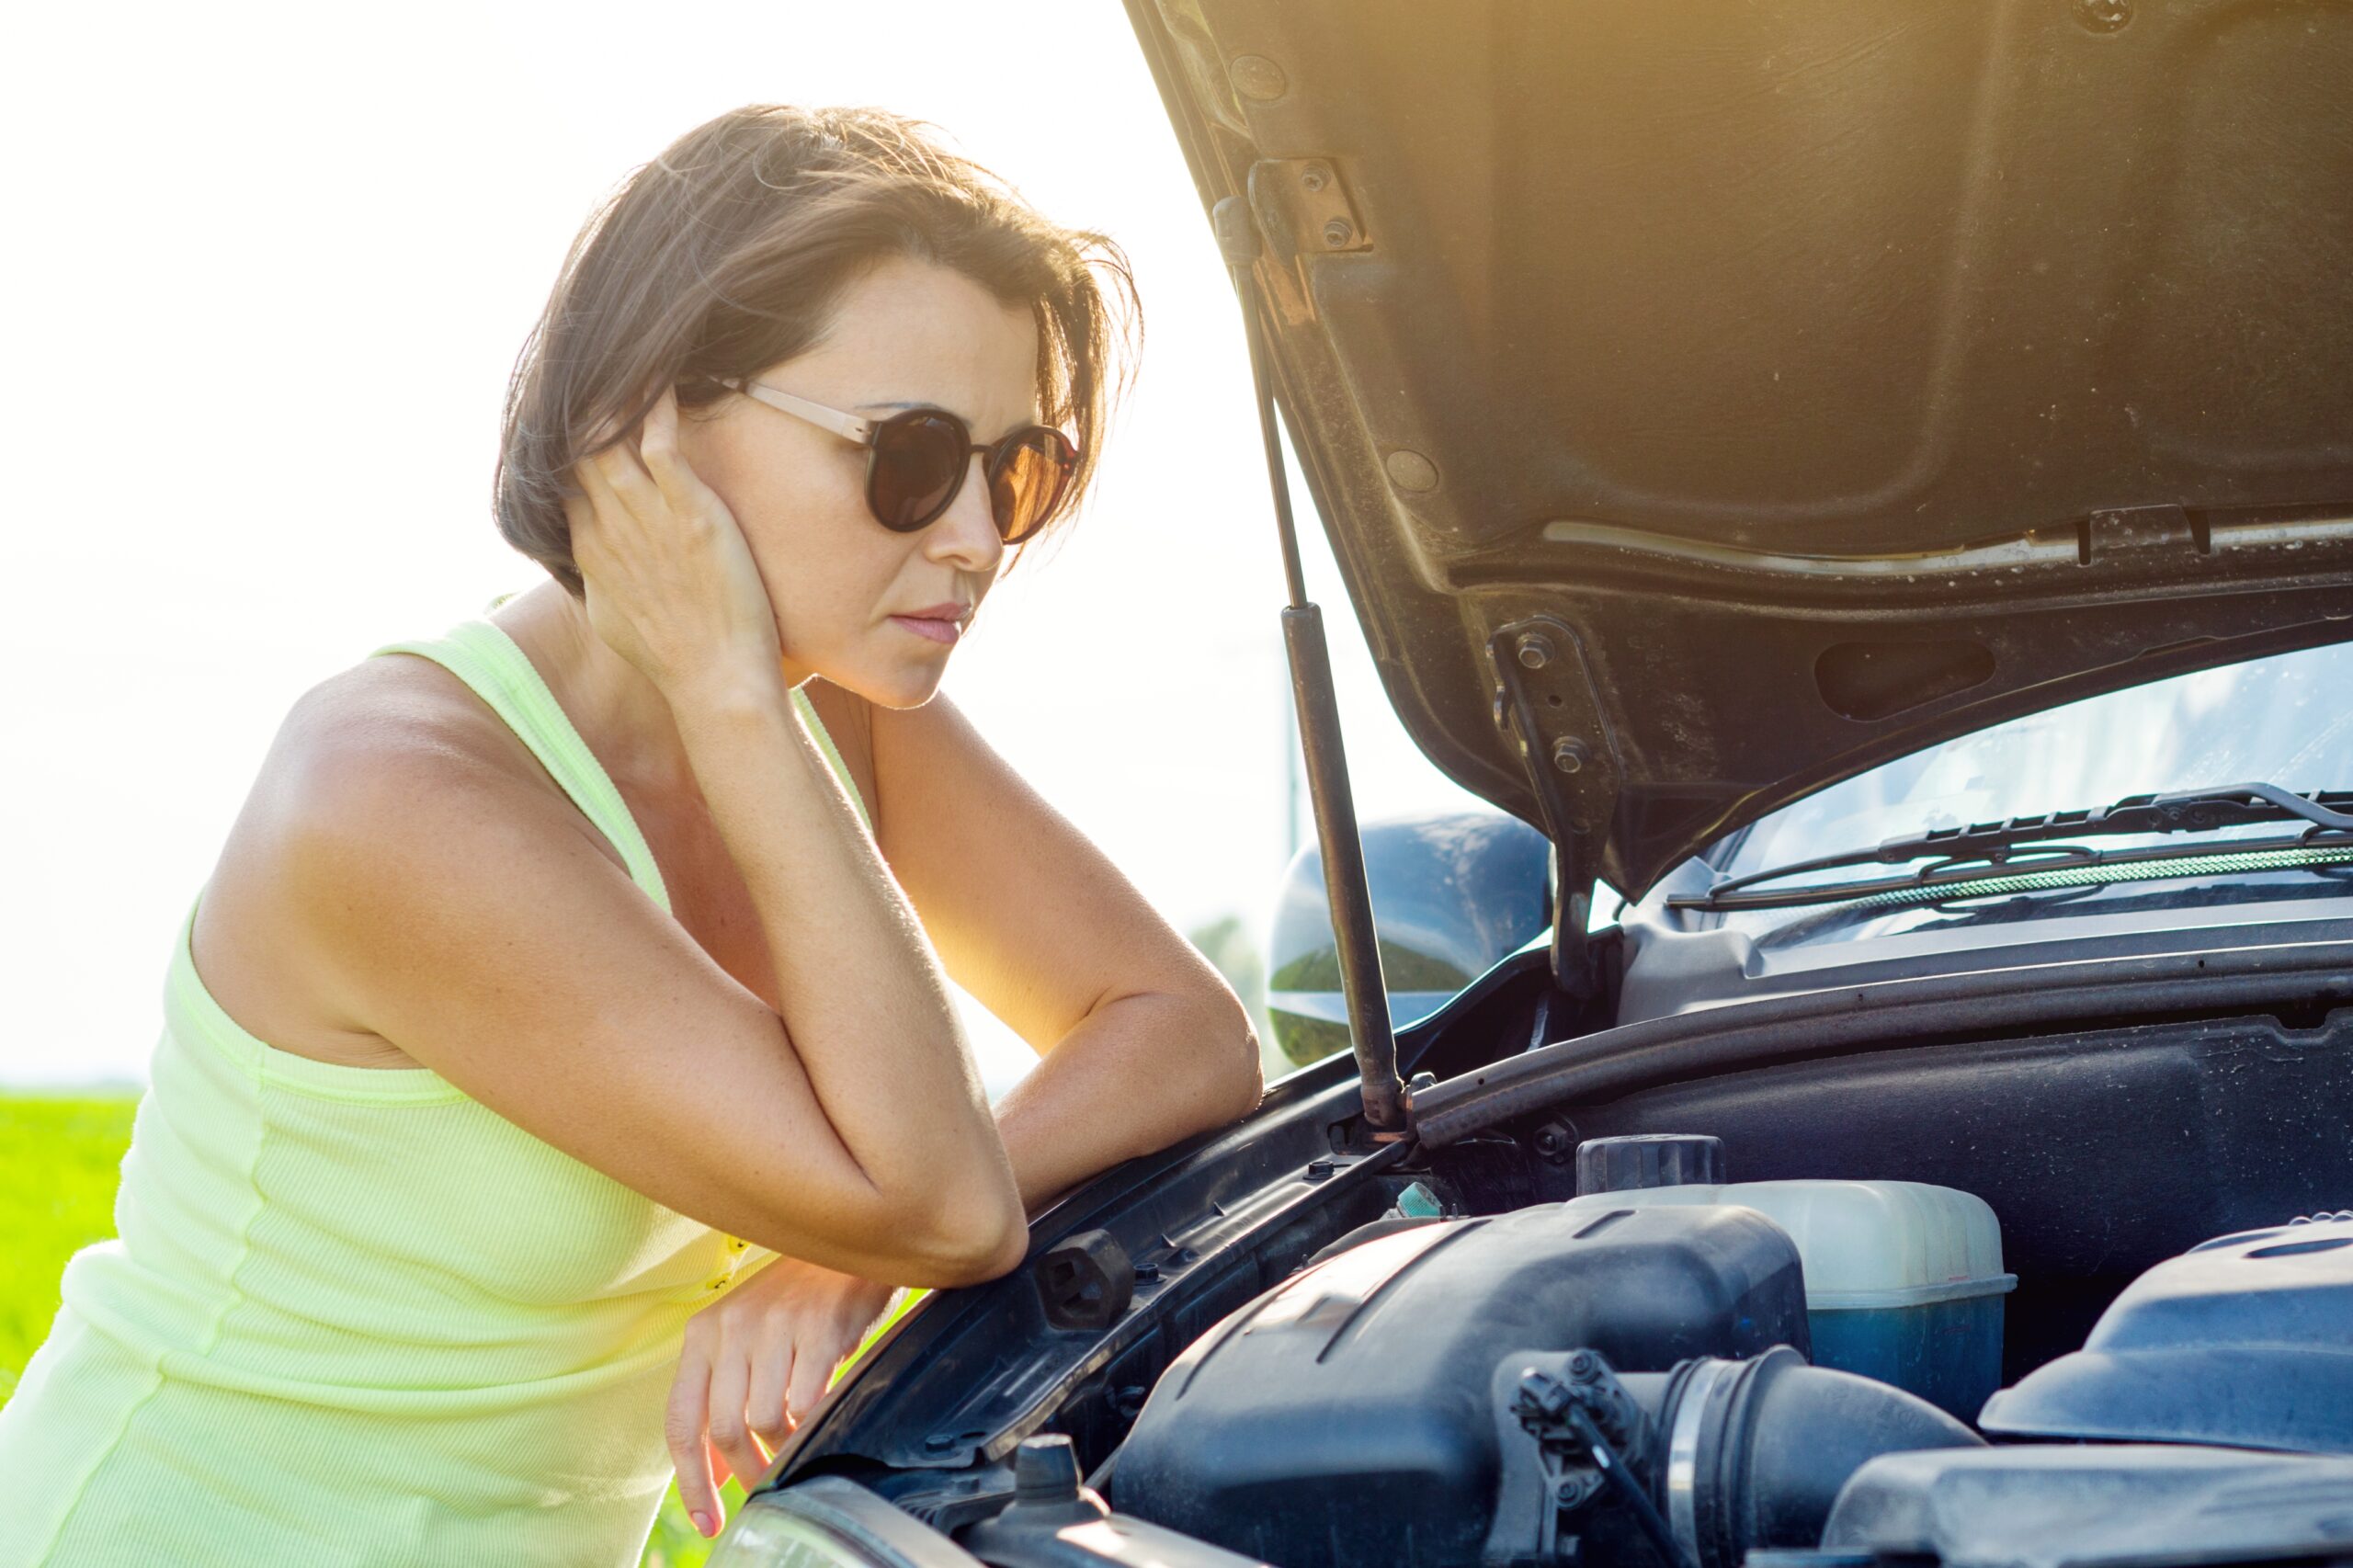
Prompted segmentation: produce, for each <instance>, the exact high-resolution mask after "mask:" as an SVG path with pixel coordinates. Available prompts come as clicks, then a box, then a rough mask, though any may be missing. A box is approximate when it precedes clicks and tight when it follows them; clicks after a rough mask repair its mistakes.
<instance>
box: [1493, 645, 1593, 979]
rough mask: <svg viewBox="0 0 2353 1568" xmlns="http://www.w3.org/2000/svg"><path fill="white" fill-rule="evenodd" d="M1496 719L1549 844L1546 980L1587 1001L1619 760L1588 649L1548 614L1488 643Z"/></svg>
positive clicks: (1591, 976)
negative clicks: (1521, 766) (1592, 929)
mask: <svg viewBox="0 0 2353 1568" xmlns="http://www.w3.org/2000/svg"><path fill="white" fill-rule="evenodd" d="M1487 657H1488V660H1489V662H1490V663H1491V664H1492V665H1494V668H1495V723H1496V726H1497V727H1498V728H1500V729H1502V730H1503V731H1504V733H1506V734H1507V735H1509V736H1511V737H1512V738H1513V739H1514V740H1515V741H1517V742H1518V745H1519V750H1520V756H1522V758H1523V759H1524V761H1525V766H1526V767H1527V768H1528V782H1529V787H1530V788H1531V789H1532V790H1534V791H1535V794H1536V804H1537V809H1538V811H1539V812H1540V813H1541V815H1542V816H1543V819H1544V820H1543V822H1542V824H1540V825H1541V826H1542V827H1543V829H1544V835H1545V836H1546V837H1547V838H1550V839H1551V840H1552V863H1553V870H1554V878H1553V881H1554V883H1555V888H1556V891H1555V892H1554V895H1553V903H1552V979H1553V983H1555V984H1557V985H1559V986H1560V988H1561V989H1562V990H1563V991H1564V992H1566V993H1567V994H1569V995H1571V996H1574V997H1577V998H1579V999H1580V1000H1582V999H1583V998H1586V997H1588V996H1591V995H1594V994H1596V993H1597V990H1598V988H1599V981H1598V978H1597V976H1596V975H1595V974H1594V972H1593V963H1592V960H1591V958H1590V956H1589V954H1588V952H1587V948H1586V922H1587V921H1588V920H1589V919H1590V917H1591V915H1592V913H1593V884H1594V879H1595V878H1596V877H1597V875H1598V874H1599V871H1600V869H1601V846H1602V845H1603V844H1604V843H1606V842H1607V841H1608V833H1609V824H1610V822H1611V820H1612V819H1613V818H1614V817H1615V816H1616V815H1617V812H1618V790H1619V782H1620V768H1619V765H1618V754H1617V749H1616V747H1615V745H1614V744H1612V742H1611V739H1610V735H1609V727H1608V725H1607V724H1606V723H1604V722H1602V718H1601V707H1600V703H1599V700H1598V699H1597V698H1596V697H1595V695H1594V686H1593V676H1592V673H1591V671H1589V670H1588V669H1587V668H1586V656H1585V645H1584V644H1583V643H1582V642H1579V641H1578V639H1577V634H1576V633H1575V631H1572V630H1571V629H1570V627H1569V625H1568V623H1567V622H1566V621H1563V620H1558V619H1554V618H1553V617H1552V616H1549V615H1538V616H1530V617H1529V618H1528V619H1524V620H1515V621H1513V622H1511V623H1510V624H1509V625H1507V626H1505V627H1503V628H1502V629H1501V630H1499V631H1496V632H1495V635H1494V636H1492V637H1490V638H1488V639H1487Z"/></svg>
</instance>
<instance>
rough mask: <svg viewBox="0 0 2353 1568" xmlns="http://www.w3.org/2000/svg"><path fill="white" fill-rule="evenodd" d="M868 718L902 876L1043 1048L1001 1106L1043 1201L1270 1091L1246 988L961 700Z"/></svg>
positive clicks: (1233, 1113)
mask: <svg viewBox="0 0 2353 1568" xmlns="http://www.w3.org/2000/svg"><path fill="white" fill-rule="evenodd" d="M871 729H872V734H873V749H874V775H875V793H876V800H877V809H876V813H875V822H876V827H877V834H878V837H879V838H880V841H881V846H882V853H883V857H884V858H886V859H887V860H888V861H889V862H890V866H891V870H892V874H893V875H894V876H895V877H896V878H897V879H898V881H899V883H900V885H901V886H903V887H904V888H905V890H906V892H907V896H908V898H909V899H910V900H911V901H912V902H913V903H914V904H915V909H916V910H917V911H918V912H919V913H920V914H921V915H922V917H923V923H924V927H925V929H926V931H927V932H929V933H930V936H931V938H932V941H933V942H934V944H935V945H936V946H937V947H938V951H939V954H940V958H941V961H942V962H943V963H944V964H945V966H946V968H947V970H948V972H949V974H950V975H952V976H954V977H955V979H956V980H957V981H958V982H959V983H961V984H962V985H963V986H964V987H965V989H967V990H968V991H970V992H971V993H972V994H973V995H974V996H975V997H977V998H978V999H979V1000H980V1001H981V1003H982V1004H983V1006H987V1007H988V1008H989V1010H990V1011H992V1012H994V1013H995V1014H996V1015H997V1017H1001V1018H1003V1019H1004V1020H1005V1021H1006V1023H1007V1024H1008V1025H1010V1026H1011V1027H1012V1028H1013V1029H1014V1030H1015V1031H1016V1032H1017V1033H1018V1034H1019V1035H1020V1036H1021V1037H1022V1038H1023V1039H1024V1040H1028V1041H1029V1044H1030V1045H1031V1046H1032V1047H1033V1048H1034V1049H1036V1050H1037V1051H1039V1052H1040V1055H1041V1056H1042V1057H1043V1058H1044V1060H1043V1061H1041V1062H1040V1063H1039V1064H1038V1066H1037V1067H1036V1068H1035V1069H1034V1070H1033V1071H1032V1072H1031V1073H1030V1074H1029V1076H1028V1077H1026V1078H1025V1079H1023V1080H1022V1082H1021V1083H1020V1084H1019V1085H1017V1086H1016V1087H1015V1088H1014V1090H1013V1091H1012V1092H1011V1093H1010V1094H1008V1095H1007V1096H1006V1098H1005V1099H1004V1100H1003V1101H1002V1102H1001V1103H1000V1104H999V1106H998V1107H997V1112H996V1117H997V1127H998V1130H999V1131H1000V1132H1001V1133H1002V1134H1003V1137H1004V1140H1005V1146H1006V1153H1007V1154H1008V1155H1009V1156H1010V1157H1011V1159H1012V1162H1013V1169H1014V1175H1015V1176H1016V1179H1017V1181H1018V1182H1019V1184H1020V1188H1021V1197H1022V1200H1023V1203H1024V1204H1025V1206H1026V1207H1027V1208H1028V1209H1029V1210H1030V1211H1031V1212H1035V1211H1036V1210H1038V1209H1040V1208H1041V1207H1042V1206H1043V1205H1044V1204H1045V1203H1046V1202H1047V1201H1049V1200H1051V1199H1053V1198H1055V1197H1057V1196H1059V1195H1060V1194H1061V1193H1063V1192H1064V1191H1066V1190H1067V1189H1069V1188H1070V1187H1074V1186H1076V1185H1077V1184H1078V1183H1080V1182H1082V1181H1084V1180H1086V1178H1087V1177H1088V1176H1093V1175H1094V1174H1096V1173H1097V1172H1098V1171H1101V1170H1103V1169H1105V1168H1107V1167H1108V1166H1110V1165H1115V1164H1117V1163H1119V1162H1120V1161H1121V1160H1123V1159H1127V1158H1130V1157H1131V1156H1134V1155H1137V1154H1144V1153H1151V1152H1153V1151H1154V1150H1156V1149H1162V1148H1165V1147H1166V1146H1167V1145H1169V1144H1171V1143H1173V1142H1176V1141H1178V1140H1179V1139H1182V1138H1186V1137H1188V1136H1190V1135H1191V1134H1193V1133H1196V1132H1199V1131H1204V1130H1206V1129H1209V1128H1212V1127H1218V1126H1222V1125H1224V1124H1225V1123H1227V1122H1230V1121H1233V1120H1234V1119H1237V1118H1239V1117H1241V1116H1244V1115H1245V1114H1247V1113H1248V1112H1249V1110H1250V1109H1251V1108H1254V1107H1255V1106H1256V1104H1257V1103H1258V1096H1259V1092H1260V1088H1261V1082H1260V1076H1259V1068H1258V1042H1257V1040H1256V1036H1255V1035H1254V1033H1253V1032H1252V1030H1251V1028H1250V1022H1249V1016H1248V1015H1247V1014H1246V1013H1245V1012H1244V1011H1243V1009H1242V1006H1241V1004H1240V1003H1239V1002H1238V1001H1237V1000H1235V998H1234V995H1233V990H1232V989H1231V988H1230V987H1229V986H1227V984H1226V983H1225V982H1224V980H1223V979H1222V977H1221V976H1220V975H1219V974H1218V972H1217V971H1216V970H1215V969H1213V968H1212V967H1211V965H1210V963H1209V961H1208V960H1206V959H1204V958H1202V957H1201V955H1200V954H1199V952H1198V951H1197V950H1195V949H1194V948H1193V946H1192V945H1191V944H1190V943H1188V942H1187V941H1186V940H1185V939H1184V938H1183V937H1181V936H1179V935H1177V933H1176V931H1174V930H1173V929H1171V928H1170V926H1168V923H1167V922H1166V921H1165V920H1163V919H1162V918H1161V917H1160V915H1159V913H1158V912H1157V911H1156V910H1154V908H1153V907H1152V905H1151V904H1150V903H1147V902H1146V901H1145V899H1144V897H1143V895H1142V893H1140V892H1137V891H1136V889H1135V887H1134V885H1133V884H1131V882H1130V881H1128V880H1127V878H1126V877H1125V876H1123V875H1122V874H1121V873H1120V870H1119V869H1118V868H1117V867H1116V866H1114V865H1113V864H1112V863H1111V862H1110V860H1109V859H1108V858H1106V857H1105V856H1104V854H1103V853H1102V851H1101V850H1099V849H1097V847H1096V846H1094V845H1093V844H1092V843H1090V842H1089V841H1088V840H1087V838H1086V835H1084V834H1082V833H1080V832H1079V831H1078V829H1077V828H1075V827H1074V826H1073V825H1072V824H1070V822H1069V821H1068V820H1067V819H1066V818H1064V817H1063V815H1062V814H1061V813H1060V812H1057V811H1055V810H1054V809H1053V808H1052V807H1051V805H1049V804H1048V803H1047V802H1046V801H1044V800H1043V799H1041V798H1040V796H1039V794H1038V792H1037V791H1036V790H1032V789H1031V788H1030V787H1029V784H1028V782H1027V781H1026V780H1024V779H1023V778H1021V776H1020V775H1019V774H1017V772H1015V771H1014V769H1013V768H1012V767H1010V766H1009V765H1008V764H1007V763H1006V761H1005V759H1004V758H1003V757H1001V756H998V755H997V754H996V753H995V751H994V750H992V749H991V748H990V747H989V745H988V744H987V742H986V741H984V740H983V739H982V737H981V735H980V733H979V732H978V731H977V730H975V729H974V728H973V727H972V723H971V722H969V721H968V720H966V719H965V718H964V716H963V715H962V714H961V712H959V711H958V710H957V709H956V707H955V705H954V704H953V703H952V702H950V701H949V699H946V698H945V697H940V698H935V699H933V700H932V701H930V702H929V703H926V705H925V706H923V707H921V708H917V709H908V710H895V711H894V710H881V709H878V710H873V713H872V722H871Z"/></svg>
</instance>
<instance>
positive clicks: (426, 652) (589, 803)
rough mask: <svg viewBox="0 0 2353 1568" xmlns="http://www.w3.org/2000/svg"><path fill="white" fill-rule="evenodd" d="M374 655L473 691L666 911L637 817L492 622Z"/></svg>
mask: <svg viewBox="0 0 2353 1568" xmlns="http://www.w3.org/2000/svg"><path fill="white" fill-rule="evenodd" d="M375 653H415V654H418V655H419V656H421V657H424V658H427V659H430V660H432V661H433V662H434V663H435V664H437V665H440V666H441V667H442V668H444V669H446V670H448V671H449V673H450V674H451V675H453V676H457V677H458V678H459V679H460V680H461V681H464V682H465V683H466V685H467V686H469V687H472V688H473V692H474V695H475V696H477V697H479V698H481V699H483V701H484V702H486V703H488V704H490V707H491V710H492V711H494V712H495V713H496V714H497V715H498V716H499V718H501V719H503V720H505V721H506V727H507V728H508V729H510V730H513V731H514V732H515V733H516V734H517V736H519V737H520V738H521V740H522V742H523V744H525V745H527V746H529V747H530V748H531V755H532V756H536V757H538V758H539V759H540V766H541V767H545V768H546V769H547V770H548V773H549V775H550V776H551V778H554V779H555V781H556V783H557V784H559V785H561V786H562V787H563V792H564V793H565V794H567V795H569V796H571V797H572V803H573V804H574V805H575V806H578V807H579V808H580V811H581V814H583V815H584V816H585V817H586V818H587V819H588V820H589V821H590V822H591V823H593V824H596V828H597V832H599V833H601V834H603V835H605V837H606V840H607V841H608V842H609V843H610V844H611V845H612V846H613V847H614V848H615V849H617V850H619V851H620V857H621V863H622V864H623V865H625V866H627V867H628V868H629V874H630V880H631V881H634V882H636V883H637V885H638V886H639V887H641V888H643V889H644V890H645V895H646V896H647V897H648V898H650V899H652V900H653V901H654V903H657V904H659V905H661V906H662V908H663V909H665V910H667V909H668V908H669V907H670V891H669V889H667V888H666V887H665V886H663V885H662V871H661V868H659V867H657V866H656V865H655V864H654V852H653V851H652V850H650V849H648V848H647V847H646V846H645V835H643V834H642V833H640V832H639V831H638V829H637V819H636V818H634V817H632V816H631V815H630V812H629V806H628V804H627V803H626V802H625V801H622V800H621V792H620V790H617V789H615V788H614V787H613V780H612V778H611V776H610V775H608V774H607V773H606V771H605V767H604V765H603V764H602V763H600V762H598V761H597V756H596V754H595V753H594V752H592V751H590V750H589V749H588V743H587V742H585V741H584V740H582V739H581V738H580V732H579V731H578V730H576V729H574V728H573V724H572V721H571V719H570V718H568V717H567V716H566V715H565V713H564V711H563V706H562V705H561V704H560V703H558V702H557V701H556V699H555V694H554V693H553V692H551V691H550V690H549V689H548V683H547V682H546V681H544V680H541V679H540V672H539V671H538V670H537V669H536V668H534V667H533V666H532V664H531V661H530V659H529V656H528V655H526V654H525V653H524V652H523V650H522V649H521V648H519V647H517V645H516V642H515V640H514V639H513V638H511V637H509V636H507V635H506V632H504V631H500V630H499V628H498V627H497V625H496V624H495V623H494V622H492V621H489V620H468V621H462V622H460V623H459V624H458V625H457V626H454V627H452V628H450V630H449V633H448V634H447V635H445V636H442V637H439V638H437V639H434V640H432V641H428V642H389V643H386V644H385V645H384V646H383V647H381V648H379V649H377V650H375ZM374 656H375V654H374V653H371V654H370V655H369V657H371V658H372V657H374Z"/></svg>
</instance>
